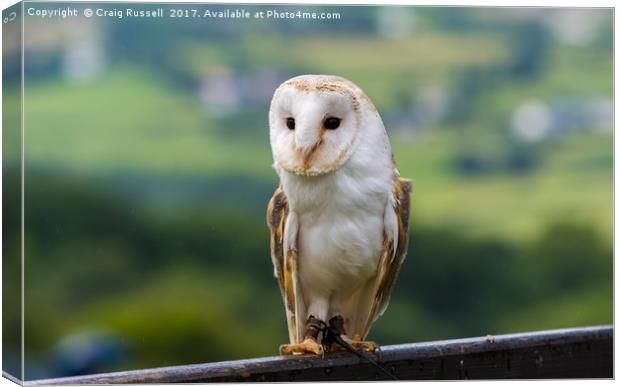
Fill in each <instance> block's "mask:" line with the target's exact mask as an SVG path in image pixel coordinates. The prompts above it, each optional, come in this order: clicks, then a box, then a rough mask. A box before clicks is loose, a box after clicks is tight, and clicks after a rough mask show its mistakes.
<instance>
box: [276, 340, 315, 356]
mask: <svg viewBox="0 0 620 387" xmlns="http://www.w3.org/2000/svg"><path fill="white" fill-rule="evenodd" d="M308 354H314V355H317V356H321V357H323V355H324V351H323V346H322V345H321V344H319V343H317V342H316V341H314V340H312V339H305V340H304V341H302V342H301V343H299V344H283V345H281V346H280V355H308Z"/></svg>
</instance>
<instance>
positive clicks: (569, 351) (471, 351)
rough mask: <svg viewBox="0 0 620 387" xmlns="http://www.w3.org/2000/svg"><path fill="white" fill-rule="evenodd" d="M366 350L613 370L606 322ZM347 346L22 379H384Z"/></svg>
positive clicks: (596, 374) (385, 355)
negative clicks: (317, 353)
mask: <svg viewBox="0 0 620 387" xmlns="http://www.w3.org/2000/svg"><path fill="white" fill-rule="evenodd" d="M371 356H373V358H374V359H375V360H376V361H377V362H379V363H380V364H382V365H383V367H385V368H386V369H387V370H389V372H391V373H392V374H394V375H395V376H396V377H397V378H398V379H400V380H420V379H442V380H453V379H515V378H527V379H546V378H612V377H613V328H612V327H611V326H599V327H587V328H575V329H562V330H552V331H542V332H531V333H524V334H510V335H501V336H496V337H491V336H487V337H476V338H467V339H458V340H446V341H433V342H426V343H414V344H401V345H389V346H383V347H381V349H380V351H379V352H378V353H377V354H376V355H371ZM386 379H388V378H387V377H386V375H385V374H383V373H382V372H381V371H380V370H378V369H377V368H376V367H374V366H373V365H372V364H369V363H368V362H366V361H364V360H361V359H359V358H358V357H355V356H353V355H351V354H347V353H339V354H330V355H326V356H325V358H324V359H320V358H317V357H313V356H300V357H293V356H274V357H266V358H259V359H247V360H236V361H225V362H219V363H207V364H194V365H183V366H176V367H164V368H153V369H145V370H137V371H126V372H114V373H107V374H96V375H86V376H75V377H67V378H58V379H45V380H35V381H30V382H26V385H28V386H36V385H52V384H63V385H67V384H69V385H71V384H109V383H123V384H127V383H175V382H184V383H192V382H203V383H204V382H233V381H234V382H238V381H268V382H283V381H326V380H332V381H353V380H364V381H369V380H386Z"/></svg>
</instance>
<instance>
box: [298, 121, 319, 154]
mask: <svg viewBox="0 0 620 387" xmlns="http://www.w3.org/2000/svg"><path fill="white" fill-rule="evenodd" d="M320 140H321V138H320V133H319V131H318V130H316V128H310V127H303V126H301V127H299V128H298V129H296V130H295V148H296V149H297V151H298V152H299V153H301V154H303V155H308V154H311V153H312V152H314V150H315V149H316V148H317V146H318V144H319V142H320Z"/></svg>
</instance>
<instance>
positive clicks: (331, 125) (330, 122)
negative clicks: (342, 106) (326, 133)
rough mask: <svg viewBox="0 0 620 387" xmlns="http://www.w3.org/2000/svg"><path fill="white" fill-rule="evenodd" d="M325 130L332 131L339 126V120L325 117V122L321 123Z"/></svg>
mask: <svg viewBox="0 0 620 387" xmlns="http://www.w3.org/2000/svg"><path fill="white" fill-rule="evenodd" d="M323 126H324V127H325V129H330V130H334V129H336V128H337V127H339V126H340V118H337V117H327V118H326V119H325V122H324V123H323Z"/></svg>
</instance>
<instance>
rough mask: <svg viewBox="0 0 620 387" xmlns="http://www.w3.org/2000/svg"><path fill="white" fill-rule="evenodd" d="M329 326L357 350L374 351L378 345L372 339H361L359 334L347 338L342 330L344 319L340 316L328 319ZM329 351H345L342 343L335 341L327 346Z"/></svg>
mask: <svg viewBox="0 0 620 387" xmlns="http://www.w3.org/2000/svg"><path fill="white" fill-rule="evenodd" d="M329 327H330V328H331V329H332V330H333V331H334V333H335V334H338V335H339V336H340V338H341V339H342V341H344V342H345V343H347V344H348V345H350V346H351V348H353V349H355V350H357V351H361V350H364V351H368V352H375V351H376V350H377V348H378V347H379V346H378V345H377V343H375V342H374V341H363V340H362V338H361V336H360V335H359V334H356V335H355V336H353V338H352V339H351V338H349V337H348V336H347V334H346V332H345V330H344V319H343V318H342V316H334V317H332V318H331V319H330V320H329ZM329 350H330V352H333V351H346V350H347V349H346V348H344V347H343V346H342V345H340V344H338V343H337V342H332V343H331V344H330V347H329Z"/></svg>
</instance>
